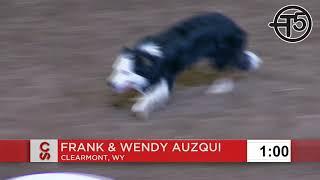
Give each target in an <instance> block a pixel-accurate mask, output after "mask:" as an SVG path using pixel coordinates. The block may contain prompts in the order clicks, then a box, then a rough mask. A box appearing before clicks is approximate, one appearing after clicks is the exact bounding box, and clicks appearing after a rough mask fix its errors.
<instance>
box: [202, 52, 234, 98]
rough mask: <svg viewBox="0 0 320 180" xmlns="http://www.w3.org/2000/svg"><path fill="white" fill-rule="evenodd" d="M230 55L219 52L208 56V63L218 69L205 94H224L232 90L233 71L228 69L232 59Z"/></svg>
mask: <svg viewBox="0 0 320 180" xmlns="http://www.w3.org/2000/svg"><path fill="white" fill-rule="evenodd" d="M231 58H232V57H231V56H230V55H223V54H219V56H216V57H214V58H213V57H212V58H210V65H211V66H212V68H213V69H215V70H217V71H218V78H217V79H216V80H215V81H214V82H213V83H212V84H211V85H210V86H209V88H208V89H207V91H206V94H224V93H229V92H231V91H233V89H234V80H233V71H230V68H229V67H230V65H231V63H232V61H231V60H230V59H231Z"/></svg>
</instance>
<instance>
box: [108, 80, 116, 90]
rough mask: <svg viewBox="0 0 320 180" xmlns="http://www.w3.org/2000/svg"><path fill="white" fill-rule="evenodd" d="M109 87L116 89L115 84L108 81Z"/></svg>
mask: <svg viewBox="0 0 320 180" xmlns="http://www.w3.org/2000/svg"><path fill="white" fill-rule="evenodd" d="M107 85H108V86H109V87H111V88H112V89H115V85H114V83H112V82H111V81H107Z"/></svg>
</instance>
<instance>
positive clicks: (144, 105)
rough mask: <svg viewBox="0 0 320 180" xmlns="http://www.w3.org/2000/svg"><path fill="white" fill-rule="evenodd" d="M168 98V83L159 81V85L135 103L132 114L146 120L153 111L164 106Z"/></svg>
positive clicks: (162, 80) (163, 80)
mask: <svg viewBox="0 0 320 180" xmlns="http://www.w3.org/2000/svg"><path fill="white" fill-rule="evenodd" d="M169 96H170V91H169V86H168V82H167V81H166V80H165V79H161V80H160V81H159V83H157V84H155V85H154V86H153V87H151V88H150V90H148V91H147V92H146V93H145V94H144V95H143V96H142V97H140V98H139V99H138V100H137V102H136V103H135V104H134V105H133V106H132V109H131V110H132V112H133V113H135V114H136V115H137V116H138V117H140V118H143V119H148V117H149V114H150V113H151V112H152V111H154V110H155V109H157V108H159V107H161V106H164V105H165V104H166V103H167V102H168V100H169Z"/></svg>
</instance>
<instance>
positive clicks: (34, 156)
mask: <svg viewBox="0 0 320 180" xmlns="http://www.w3.org/2000/svg"><path fill="white" fill-rule="evenodd" d="M30 162H58V140H56V139H31V140H30Z"/></svg>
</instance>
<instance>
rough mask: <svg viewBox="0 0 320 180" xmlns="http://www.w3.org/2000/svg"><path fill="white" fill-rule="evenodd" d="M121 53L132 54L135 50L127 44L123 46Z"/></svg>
mask: <svg viewBox="0 0 320 180" xmlns="http://www.w3.org/2000/svg"><path fill="white" fill-rule="evenodd" d="M121 53H123V54H132V53H133V50H132V49H130V48H128V47H126V46H124V47H122V49H121Z"/></svg>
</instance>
